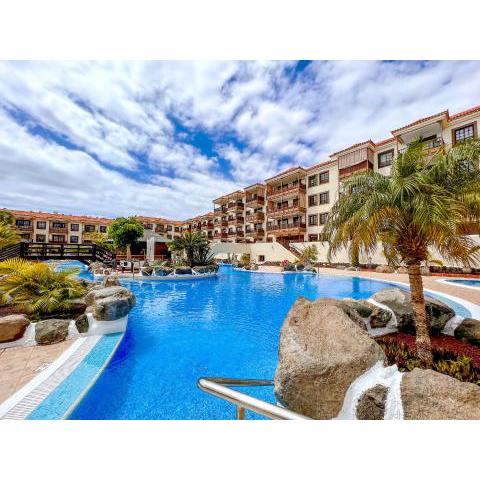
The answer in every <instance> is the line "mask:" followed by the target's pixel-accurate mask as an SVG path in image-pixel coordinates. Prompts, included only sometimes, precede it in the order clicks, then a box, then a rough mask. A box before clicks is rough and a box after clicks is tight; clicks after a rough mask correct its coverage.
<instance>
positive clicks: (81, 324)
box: [75, 313, 89, 333]
mask: <svg viewBox="0 0 480 480" xmlns="http://www.w3.org/2000/svg"><path fill="white" fill-rule="evenodd" d="M75 326H76V327H77V330H78V333H87V332H88V327H89V325H88V318H87V316H86V315H85V314H84V313H83V314H82V315H79V316H78V317H77V318H76V319H75Z"/></svg>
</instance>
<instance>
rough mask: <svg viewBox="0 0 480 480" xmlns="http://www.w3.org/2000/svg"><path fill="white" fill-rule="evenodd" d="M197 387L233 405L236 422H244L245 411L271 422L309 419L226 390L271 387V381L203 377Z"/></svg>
mask: <svg viewBox="0 0 480 480" xmlns="http://www.w3.org/2000/svg"><path fill="white" fill-rule="evenodd" d="M197 385H198V387H199V388H200V389H201V390H203V391H204V392H207V393H209V394H211V395H214V396H216V397H218V398H221V399H223V400H226V401H227V402H230V403H233V404H235V405H236V407H237V416H236V418H237V420H245V410H250V411H252V412H255V413H258V414H260V415H263V416H264V417H267V418H271V419H273V420H310V418H309V417H305V416H304V415H301V414H299V413H295V412H292V411H291V410H288V409H287V408H284V407H279V406H277V405H273V404H272V403H269V402H265V401H263V400H260V399H258V398H255V397H252V396H250V395H246V394H245V393H242V392H239V391H238V390H233V389H232V388H228V387H232V386H236V387H266V386H271V385H273V381H272V380H253V379H238V378H222V377H203V378H199V379H198V382H197Z"/></svg>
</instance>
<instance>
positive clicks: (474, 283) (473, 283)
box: [443, 278, 480, 289]
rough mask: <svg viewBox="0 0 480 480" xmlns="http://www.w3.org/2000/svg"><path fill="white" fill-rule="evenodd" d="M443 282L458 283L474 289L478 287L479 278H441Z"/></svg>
mask: <svg viewBox="0 0 480 480" xmlns="http://www.w3.org/2000/svg"><path fill="white" fill-rule="evenodd" d="M443 282H444V283H452V284H453V285H458V286H460V287H469V288H475V289H477V288H478V289H480V280H475V279H467V278H462V279H460V278H459V279H452V280H450V279H448V280H443Z"/></svg>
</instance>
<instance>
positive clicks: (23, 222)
mask: <svg viewBox="0 0 480 480" xmlns="http://www.w3.org/2000/svg"><path fill="white" fill-rule="evenodd" d="M15 225H16V226H17V227H29V226H30V225H31V223H30V220H15Z"/></svg>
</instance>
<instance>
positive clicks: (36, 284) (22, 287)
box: [0, 258, 85, 315]
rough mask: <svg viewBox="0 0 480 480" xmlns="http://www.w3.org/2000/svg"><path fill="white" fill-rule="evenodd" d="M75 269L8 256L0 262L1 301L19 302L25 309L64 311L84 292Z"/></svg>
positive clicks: (27, 310) (45, 312) (52, 311)
mask: <svg viewBox="0 0 480 480" xmlns="http://www.w3.org/2000/svg"><path fill="white" fill-rule="evenodd" d="M78 273H79V269H77V268H71V269H67V270H64V271H61V272H56V271H54V269H53V267H51V266H49V265H47V264H46V263H40V262H29V261H26V260H24V259H21V258H10V259H8V260H5V261H3V262H0V276H1V278H0V296H1V299H2V301H3V303H7V302H8V303H11V304H22V305H23V306H24V308H25V311H26V312H29V313H34V314H39V315H42V314H49V313H54V312H62V311H66V310H68V309H69V307H71V304H72V300H74V299H76V298H80V297H82V296H83V295H84V294H85V286H84V285H83V284H82V283H81V282H80V281H79V280H77V279H76V278H75V276H76V275H77V274H78ZM2 275H3V276H2Z"/></svg>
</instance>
